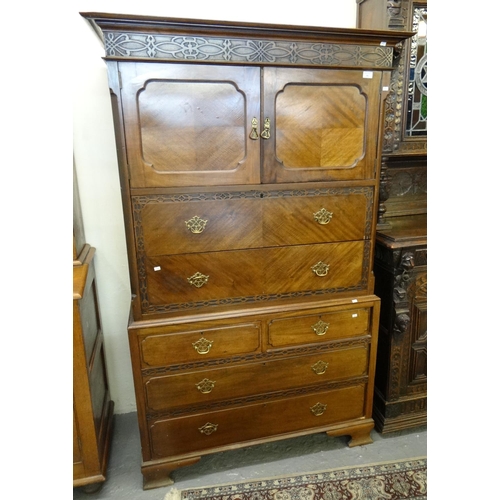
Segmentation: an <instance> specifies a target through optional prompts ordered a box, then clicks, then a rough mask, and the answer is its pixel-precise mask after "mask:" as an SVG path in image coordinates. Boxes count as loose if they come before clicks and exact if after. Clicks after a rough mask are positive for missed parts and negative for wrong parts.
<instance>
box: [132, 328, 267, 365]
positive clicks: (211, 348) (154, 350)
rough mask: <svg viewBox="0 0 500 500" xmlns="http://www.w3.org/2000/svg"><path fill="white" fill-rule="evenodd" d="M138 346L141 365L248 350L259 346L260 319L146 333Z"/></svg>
mask: <svg viewBox="0 0 500 500" xmlns="http://www.w3.org/2000/svg"><path fill="white" fill-rule="evenodd" d="M139 346H140V351H141V364H142V367H144V368H152V367H156V366H169V365H175V364H178V363H190V362H195V361H204V360H209V359H215V358H226V357H228V356H235V355H238V354H250V353H253V352H258V351H260V350H261V340H260V323H248V324H242V325H237V326H227V327H219V328H206V329H203V330H201V329H200V330H192V331H184V332H177V333H164V334H157V335H147V336H144V337H140V338H139Z"/></svg>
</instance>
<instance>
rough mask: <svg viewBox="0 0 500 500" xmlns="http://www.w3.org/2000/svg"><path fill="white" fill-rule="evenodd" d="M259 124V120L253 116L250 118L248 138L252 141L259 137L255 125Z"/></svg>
mask: <svg viewBox="0 0 500 500" xmlns="http://www.w3.org/2000/svg"><path fill="white" fill-rule="evenodd" d="M258 124H259V121H258V120H257V118H255V116H254V117H253V118H252V130H251V131H250V139H252V140H253V141H256V140H257V139H258V138H259V132H258V131H257V125H258Z"/></svg>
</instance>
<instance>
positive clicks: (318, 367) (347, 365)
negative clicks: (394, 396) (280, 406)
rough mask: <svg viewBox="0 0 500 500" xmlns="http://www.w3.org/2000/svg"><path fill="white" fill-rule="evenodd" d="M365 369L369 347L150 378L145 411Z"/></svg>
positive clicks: (352, 374)
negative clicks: (146, 409)
mask: <svg viewBox="0 0 500 500" xmlns="http://www.w3.org/2000/svg"><path fill="white" fill-rule="evenodd" d="M367 370H368V348H367V347H366V346H360V347H356V348H352V349H343V350H337V351H329V352H325V353H321V354H314V355H311V356H303V357H298V358H297V357H293V358H288V359H281V360H276V361H265V362H261V363H252V364H246V365H236V366H231V367H224V368H219V369H215V370H204V371H198V372H192V373H186V374H184V375H171V376H162V377H153V378H150V379H149V380H147V381H146V382H145V391H146V399H147V404H148V408H149V409H151V410H171V409H173V408H176V407H182V406H190V405H197V404H207V403H211V402H217V401H221V400H228V399H232V400H234V399H235V398H244V397H246V396H251V395H256V394H263V393H269V392H275V391H283V390H287V389H290V388H293V387H302V386H310V385H315V384H322V383H325V382H331V381H334V380H344V379H347V378H350V377H359V376H362V375H365V374H366V373H367Z"/></svg>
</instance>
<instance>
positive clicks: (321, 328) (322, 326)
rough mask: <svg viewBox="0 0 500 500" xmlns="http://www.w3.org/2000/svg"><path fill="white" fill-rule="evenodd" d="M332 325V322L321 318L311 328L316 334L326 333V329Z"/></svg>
mask: <svg viewBox="0 0 500 500" xmlns="http://www.w3.org/2000/svg"><path fill="white" fill-rule="evenodd" d="M329 326H330V323H325V322H324V321H322V320H321V319H320V320H319V321H318V322H317V323H314V325H312V326H311V328H312V329H313V330H314V333H315V334H316V335H319V336H321V335H324V334H325V333H326V331H327V330H328V327H329Z"/></svg>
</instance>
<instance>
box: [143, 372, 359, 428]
mask: <svg viewBox="0 0 500 500" xmlns="http://www.w3.org/2000/svg"><path fill="white" fill-rule="evenodd" d="M367 382H368V376H363V377H357V378H352V379H349V380H343V381H333V382H328V383H325V384H321V385H314V386H308V387H299V388H294V389H288V390H285V391H279V392H272V393H264V394H256V395H253V396H246V397H242V398H231V399H229V400H226V401H219V402H215V403H206V404H203V405H196V406H190V407H189V408H175V409H173V410H170V411H150V412H148V413H147V419H148V420H149V421H152V420H156V419H158V418H173V417H179V416H181V415H186V414H187V415H190V414H192V413H194V412H204V411H215V410H220V409H223V408H232V407H235V406H240V405H245V404H251V403H259V402H265V401H274V400H276V399H279V398H286V397H294V396H303V395H307V394H314V393H315V392H320V391H332V390H335V389H343V388H346V387H354V386H357V385H365V384H366V383H367Z"/></svg>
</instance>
